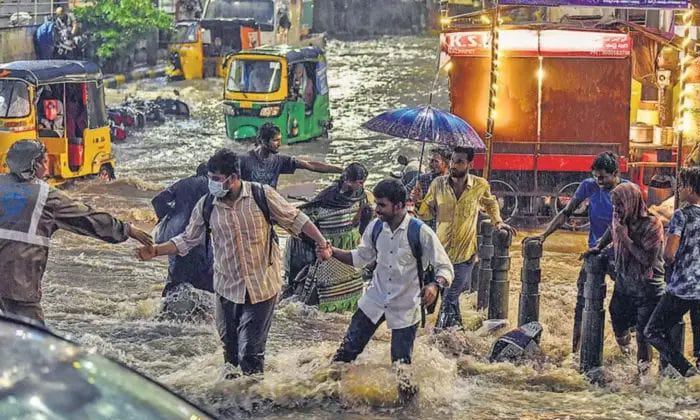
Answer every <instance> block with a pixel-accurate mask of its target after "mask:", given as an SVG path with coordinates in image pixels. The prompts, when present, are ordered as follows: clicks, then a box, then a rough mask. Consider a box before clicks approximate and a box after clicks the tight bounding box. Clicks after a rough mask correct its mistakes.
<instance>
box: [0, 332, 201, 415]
mask: <svg viewBox="0 0 700 420" xmlns="http://www.w3.org/2000/svg"><path fill="white" fill-rule="evenodd" d="M0 342H2V346H0V372H3V374H2V375H0V413H2V418H3V419H4V420H20V419H40V418H41V419H53V420H69V419H91V420H108V419H109V420H111V419H115V418H123V419H151V420H161V419H162V420H180V419H181V420H194V419H196V420H213V419H212V417H211V416H208V415H207V414H205V413H204V412H202V411H200V410H199V409H197V408H196V407H194V406H193V405H191V404H189V403H188V402H187V401H185V400H184V399H182V398H180V397H178V396H177V395H175V394H173V393H171V392H169V391H167V390H166V389H165V388H162V387H161V386H159V385H157V384H156V383H154V382H151V381H149V380H147V379H145V378H144V377H142V376H141V375H139V374H137V373H135V372H133V371H131V370H130V369H128V368H125V367H123V366H122V365H120V364H118V363H115V362H113V361H111V360H109V359H106V358H104V357H102V356H99V355H97V354H95V353H92V352H90V351H84V350H82V349H81V348H80V347H78V346H76V345H74V344H72V343H69V342H67V341H64V340H61V339H59V338H56V337H54V336H52V335H50V334H48V333H45V332H43V331H41V330H37V329H34V328H31V327H28V326H25V325H22V324H15V323H12V322H7V321H4V320H1V319H0Z"/></svg>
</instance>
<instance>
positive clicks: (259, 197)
mask: <svg viewBox="0 0 700 420" xmlns="http://www.w3.org/2000/svg"><path fill="white" fill-rule="evenodd" d="M250 189H251V192H252V194H253V200H255V204H257V205H258V208H259V209H260V211H261V212H262V213H263V215H264V216H265V221H267V224H268V225H272V216H271V215H270V206H269V205H268V203H267V196H266V195H265V187H263V186H262V184H259V183H257V182H251V183H250Z"/></svg>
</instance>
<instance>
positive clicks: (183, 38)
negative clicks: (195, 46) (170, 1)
mask: <svg viewBox="0 0 700 420" xmlns="http://www.w3.org/2000/svg"><path fill="white" fill-rule="evenodd" d="M173 37H174V41H175V42H177V43H184V42H195V41H196V40H197V25H196V24H194V23H192V24H185V25H177V26H176V27H175V34H174V35H173Z"/></svg>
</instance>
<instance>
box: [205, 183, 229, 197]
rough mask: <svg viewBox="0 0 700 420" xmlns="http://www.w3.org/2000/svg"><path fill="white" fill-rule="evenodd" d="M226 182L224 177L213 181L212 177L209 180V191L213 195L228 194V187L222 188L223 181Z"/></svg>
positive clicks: (222, 195) (221, 195)
mask: <svg viewBox="0 0 700 420" xmlns="http://www.w3.org/2000/svg"><path fill="white" fill-rule="evenodd" d="M225 182H226V179H224V180H223V181H214V180H212V179H210V180H209V193H210V194H211V195H213V196H214V197H218V198H221V197H224V196H225V195H226V194H228V189H224V183H225Z"/></svg>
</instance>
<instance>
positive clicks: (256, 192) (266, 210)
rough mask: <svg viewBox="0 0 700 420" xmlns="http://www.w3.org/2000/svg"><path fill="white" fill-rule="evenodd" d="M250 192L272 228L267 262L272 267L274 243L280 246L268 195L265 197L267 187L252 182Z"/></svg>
mask: <svg viewBox="0 0 700 420" xmlns="http://www.w3.org/2000/svg"><path fill="white" fill-rule="evenodd" d="M250 190H251V193H252V194H253V200H255V204H256V205H257V206H258V208H259V209H260V211H261V212H262V214H263V216H265V221H266V222H267V224H268V225H269V226H270V230H269V248H268V251H267V260H268V261H269V263H270V265H272V242H273V241H274V242H275V243H276V244H279V238H278V237H277V233H276V232H275V227H274V224H273V221H272V215H271V213H270V206H269V204H268V202H267V195H265V187H263V185H262V184H259V183H257V182H251V183H250Z"/></svg>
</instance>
